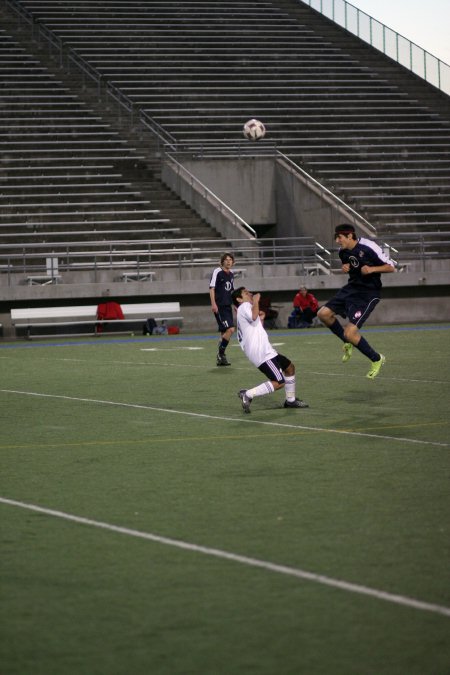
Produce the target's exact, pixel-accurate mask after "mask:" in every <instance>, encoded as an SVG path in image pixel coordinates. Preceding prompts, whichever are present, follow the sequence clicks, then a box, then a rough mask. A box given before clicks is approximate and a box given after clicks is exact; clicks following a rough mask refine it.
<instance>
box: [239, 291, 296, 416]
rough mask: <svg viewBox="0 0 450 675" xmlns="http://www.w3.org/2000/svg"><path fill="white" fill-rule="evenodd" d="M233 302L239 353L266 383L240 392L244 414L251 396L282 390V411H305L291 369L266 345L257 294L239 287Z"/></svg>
mask: <svg viewBox="0 0 450 675" xmlns="http://www.w3.org/2000/svg"><path fill="white" fill-rule="evenodd" d="M232 297H233V302H234V305H235V307H237V338H238V341H239V344H240V346H241V349H242V350H243V352H244V354H245V355H246V356H247V358H248V359H249V361H251V362H252V363H253V365H255V366H256V367H257V368H258V369H259V370H260V371H261V372H262V373H263V374H264V375H266V377H267V378H268V380H267V381H266V382H263V383H262V384H260V385H258V386H256V387H253V388H251V389H241V390H240V391H239V392H238V396H239V398H240V399H241V402H242V408H243V410H244V412H246V413H249V412H250V404H251V402H252V400H253V399H254V398H255V396H265V395H266V394H272V393H273V392H274V391H276V390H277V389H282V388H283V387H284V388H285V392H286V399H285V401H284V407H285V408H308V407H309V406H308V404H307V403H305V402H304V401H301V400H300V399H298V398H296V396H295V366H294V364H293V363H292V361H291V360H290V359H288V358H287V356H283V354H279V353H278V352H277V351H275V349H274V348H273V347H272V345H271V344H270V342H269V337H268V335H267V333H266V330H265V329H264V326H263V324H262V321H261V318H263V319H264V313H263V312H260V309H259V299H260V294H259V293H255V294H253V293H250V291H248V290H247V289H246V288H244V287H243V286H241V287H240V288H237V289H236V290H235V291H234V292H233V296H232Z"/></svg>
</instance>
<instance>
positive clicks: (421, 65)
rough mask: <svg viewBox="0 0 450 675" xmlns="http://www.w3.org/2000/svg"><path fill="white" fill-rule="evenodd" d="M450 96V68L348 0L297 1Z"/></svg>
mask: <svg viewBox="0 0 450 675" xmlns="http://www.w3.org/2000/svg"><path fill="white" fill-rule="evenodd" d="M297 1H298V2H302V3H303V4H305V5H308V6H309V7H311V8H312V9H314V10H316V11H317V12H319V13H320V14H323V15H324V16H326V17H327V18H329V19H331V20H332V21H334V23H337V24H338V25H339V26H342V27H343V28H345V29H346V30H348V31H349V32H350V33H353V34H354V35H356V36H357V37H359V38H360V39H361V40H364V42H367V43H368V44H370V45H371V46H372V47H374V48H375V49H377V50H378V51H380V52H382V53H383V54H385V55H386V56H389V58H391V59H393V60H394V61H396V62H397V63H399V64H400V65H401V66H404V67H405V68H407V69H408V70H410V71H411V72H413V73H415V74H416V75H418V76H419V77H421V78H422V79H423V80H425V81H426V82H428V83H429V84H432V85H433V86H435V87H437V89H440V90H441V91H443V92H445V93H446V94H450V66H449V65H448V64H447V63H445V62H444V61H441V59H439V58H438V57H437V56H433V54H430V52H428V51H426V49H423V48H422V47H419V45H417V44H415V43H414V42H412V41H411V40H408V38H406V37H404V36H403V35H400V33H397V32H396V31H395V30H392V28H389V27H388V26H386V25H385V24H383V23H381V22H380V21H377V19H374V18H373V17H372V16H370V15H369V14H366V12H363V11H362V10H361V9H358V8H357V7H355V6H354V5H352V4H351V3H350V2H347V1H346V0H297Z"/></svg>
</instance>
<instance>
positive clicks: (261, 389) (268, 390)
mask: <svg viewBox="0 0 450 675" xmlns="http://www.w3.org/2000/svg"><path fill="white" fill-rule="evenodd" d="M274 391H275V389H274V388H273V384H272V382H270V381H269V380H268V381H267V382H263V383H262V384H259V385H258V386H257V387H253V389H247V391H246V392H245V393H246V394H247V396H248V397H249V398H255V396H265V395H266V394H272V392H274Z"/></svg>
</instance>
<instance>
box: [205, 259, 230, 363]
mask: <svg viewBox="0 0 450 675" xmlns="http://www.w3.org/2000/svg"><path fill="white" fill-rule="evenodd" d="M233 264H234V256H233V255H232V254H231V253H224V254H223V255H222V257H221V258H220V267H216V268H215V269H214V270H213V273H212V274H211V279H210V282H209V296H210V299H211V309H212V311H213V313H214V316H215V317H216V321H217V325H218V327H219V331H220V333H221V340H220V342H219V351H218V352H217V357H216V363H217V365H218V366H230V365H231V363H230V362H229V361H228V360H227V357H226V356H225V350H226V348H227V347H228V343H229V342H230V340H231V336H232V335H233V333H234V321H233V306H232V298H231V294H232V293H233V289H234V286H233V280H234V275H233V272H232V271H231V268H232V267H233Z"/></svg>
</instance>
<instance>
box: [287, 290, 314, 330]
mask: <svg viewBox="0 0 450 675" xmlns="http://www.w3.org/2000/svg"><path fill="white" fill-rule="evenodd" d="M293 305H294V310H293V312H292V313H291V315H290V317H289V320H288V328H311V326H312V325H313V321H314V319H315V317H316V316H317V310H318V309H319V303H318V301H317V298H316V297H314V295H313V294H312V293H309V292H308V289H307V288H306V287H305V286H301V287H300V289H299V291H298V293H297V295H296V296H295V298H294V302H293ZM289 324H293V325H289Z"/></svg>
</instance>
